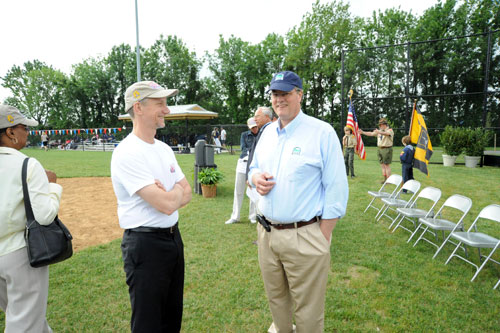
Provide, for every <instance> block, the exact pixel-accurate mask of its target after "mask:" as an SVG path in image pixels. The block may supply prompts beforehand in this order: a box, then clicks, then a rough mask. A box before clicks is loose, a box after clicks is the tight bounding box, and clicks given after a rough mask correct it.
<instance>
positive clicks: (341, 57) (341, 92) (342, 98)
mask: <svg viewBox="0 0 500 333" xmlns="http://www.w3.org/2000/svg"><path fill="white" fill-rule="evenodd" d="M340 54H341V56H340V59H341V60H340V61H341V64H342V81H341V82H342V85H341V88H340V103H342V105H341V107H340V122H339V124H340V125H339V129H340V131H339V133H340V135H341V134H342V124H343V121H344V50H342V52H341V53H340Z"/></svg>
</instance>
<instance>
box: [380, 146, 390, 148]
mask: <svg viewBox="0 0 500 333" xmlns="http://www.w3.org/2000/svg"><path fill="white" fill-rule="evenodd" d="M379 148H392V146H383V147H379Z"/></svg>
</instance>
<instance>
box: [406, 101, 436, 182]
mask: <svg viewBox="0 0 500 333" xmlns="http://www.w3.org/2000/svg"><path fill="white" fill-rule="evenodd" d="M410 140H411V143H414V144H415V145H416V147H415V155H414V161H413V166H414V167H415V168H417V169H419V170H420V171H422V172H423V173H425V174H426V175H427V176H429V170H428V168H427V165H428V164H429V160H430V159H431V156H432V144H431V139H430V138H429V133H428V132H427V126H426V125H425V121H424V117H422V114H421V113H420V110H418V109H417V101H416V100H415V103H414V104H413V113H412V116H411V124H410Z"/></svg>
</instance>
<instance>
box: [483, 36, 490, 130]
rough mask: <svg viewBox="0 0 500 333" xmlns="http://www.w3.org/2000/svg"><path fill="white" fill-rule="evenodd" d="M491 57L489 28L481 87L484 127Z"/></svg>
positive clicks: (484, 125)
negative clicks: (482, 84)
mask: <svg viewBox="0 0 500 333" xmlns="http://www.w3.org/2000/svg"><path fill="white" fill-rule="evenodd" d="M490 59H491V30H489V31H488V50H487V51H486V64H485V66H484V67H485V68H484V88H483V127H486V116H487V114H488V106H487V103H488V79H489V76H490Z"/></svg>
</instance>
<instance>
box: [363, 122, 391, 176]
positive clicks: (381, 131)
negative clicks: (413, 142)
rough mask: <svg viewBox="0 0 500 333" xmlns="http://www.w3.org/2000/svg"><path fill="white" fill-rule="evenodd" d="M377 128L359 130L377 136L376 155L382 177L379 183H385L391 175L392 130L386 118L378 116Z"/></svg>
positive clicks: (364, 133)
mask: <svg viewBox="0 0 500 333" xmlns="http://www.w3.org/2000/svg"><path fill="white" fill-rule="evenodd" d="M378 127H379V128H378V129H375V130H374V131H372V132H365V131H363V130H361V129H360V130H359V132H360V133H361V134H363V135H368V136H376V137H377V147H378V150H377V156H378V160H379V162H380V166H381V167H382V175H383V177H384V178H383V179H382V181H381V182H380V183H382V184H383V183H385V181H386V180H387V178H389V176H390V175H391V163H392V144H393V141H394V131H393V130H392V128H390V127H389V123H388V122H387V119H385V118H380V120H379V121H378Z"/></svg>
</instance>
